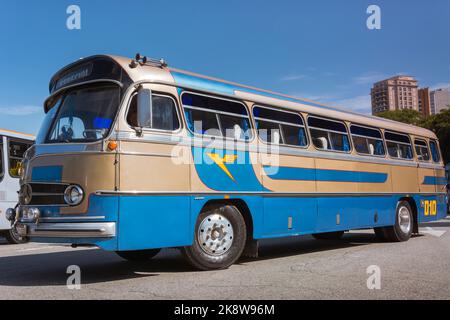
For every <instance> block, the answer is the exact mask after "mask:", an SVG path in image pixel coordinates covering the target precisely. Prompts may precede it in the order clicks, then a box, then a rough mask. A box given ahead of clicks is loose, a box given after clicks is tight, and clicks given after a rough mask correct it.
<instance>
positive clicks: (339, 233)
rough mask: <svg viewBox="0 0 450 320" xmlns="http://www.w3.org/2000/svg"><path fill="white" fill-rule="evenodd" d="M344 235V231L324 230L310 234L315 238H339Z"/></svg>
mask: <svg viewBox="0 0 450 320" xmlns="http://www.w3.org/2000/svg"><path fill="white" fill-rule="evenodd" d="M343 235H344V231H335V232H326V233H314V234H313V235H312V236H313V237H314V238H315V239H316V240H339V239H341V238H342V236H343Z"/></svg>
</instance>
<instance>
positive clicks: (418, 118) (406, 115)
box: [377, 109, 424, 126]
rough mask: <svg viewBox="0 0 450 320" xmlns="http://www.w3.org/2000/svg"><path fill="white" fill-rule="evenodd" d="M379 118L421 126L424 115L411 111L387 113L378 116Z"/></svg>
mask: <svg viewBox="0 0 450 320" xmlns="http://www.w3.org/2000/svg"><path fill="white" fill-rule="evenodd" d="M377 116H378V117H382V118H385V119H390V120H394V121H399V122H403V123H407V124H413V125H416V126H420V125H421V124H422V123H423V120H424V119H423V117H422V114H421V113H420V112H419V111H416V110H411V109H403V110H394V111H385V112H381V113H379V114H377Z"/></svg>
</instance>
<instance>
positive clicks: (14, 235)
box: [4, 227, 28, 244]
mask: <svg viewBox="0 0 450 320" xmlns="http://www.w3.org/2000/svg"><path fill="white" fill-rule="evenodd" d="M4 235H5V238H6V240H7V241H8V242H9V243H10V244H21V243H27V242H28V238H27V237H22V236H21V235H20V234H19V232H18V231H17V229H16V227H12V228H11V229H9V230H7V231H5V233H4Z"/></svg>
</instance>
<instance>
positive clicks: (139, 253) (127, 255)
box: [116, 249, 161, 262]
mask: <svg viewBox="0 0 450 320" xmlns="http://www.w3.org/2000/svg"><path fill="white" fill-rule="evenodd" d="M160 251H161V249H150V250H135V251H116V253H117V255H118V256H119V257H121V258H122V259H125V260H128V261H134V262H145V261H148V260H150V259H151V258H153V257H154V256H156V255H157V254H158V253H159V252H160Z"/></svg>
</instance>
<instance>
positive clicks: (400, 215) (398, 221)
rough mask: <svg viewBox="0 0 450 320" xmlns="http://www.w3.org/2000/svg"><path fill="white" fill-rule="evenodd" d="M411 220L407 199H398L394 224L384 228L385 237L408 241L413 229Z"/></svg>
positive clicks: (411, 215) (395, 240) (411, 214)
mask: <svg viewBox="0 0 450 320" xmlns="http://www.w3.org/2000/svg"><path fill="white" fill-rule="evenodd" d="M413 222H414V219H413V212H412V209H411V206H410V205H409V203H408V201H404V200H402V201H399V202H398V204H397V210H396V214H395V224H394V225H393V226H392V227H386V228H384V230H385V235H386V239H387V240H388V241H392V242H402V241H408V240H409V238H411V234H412V231H413Z"/></svg>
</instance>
